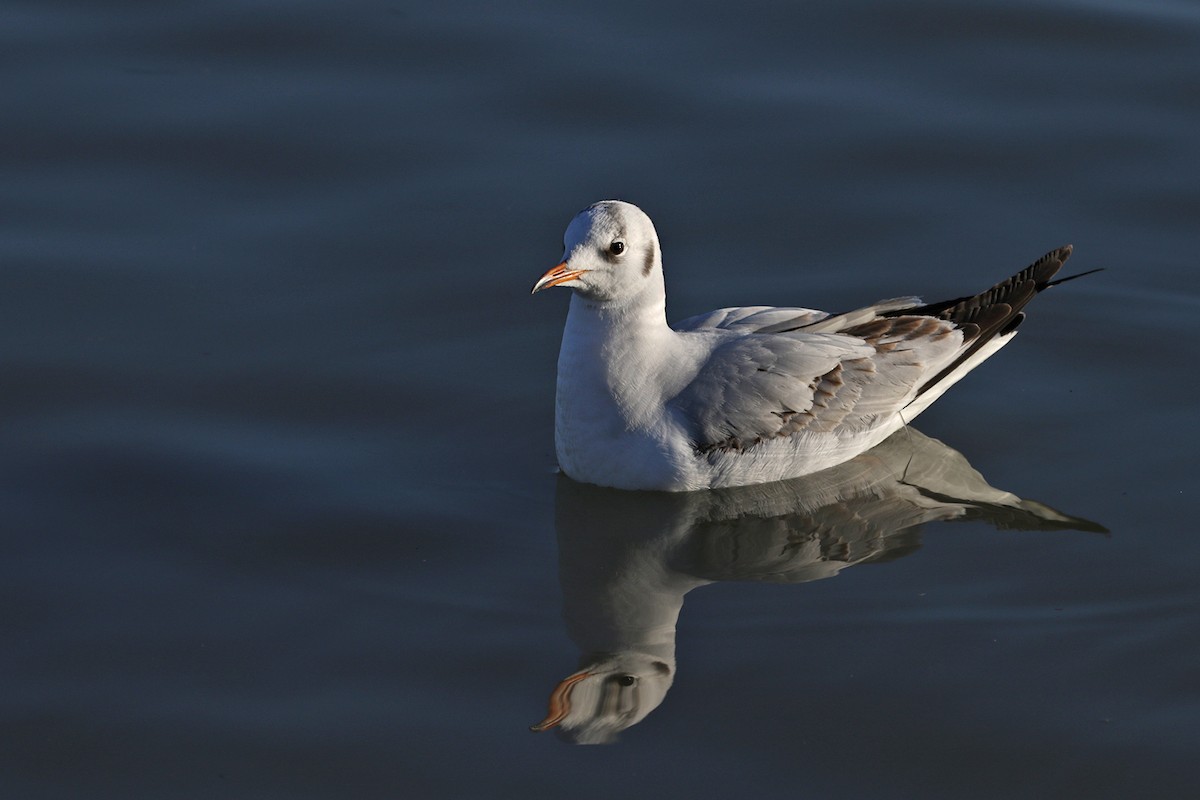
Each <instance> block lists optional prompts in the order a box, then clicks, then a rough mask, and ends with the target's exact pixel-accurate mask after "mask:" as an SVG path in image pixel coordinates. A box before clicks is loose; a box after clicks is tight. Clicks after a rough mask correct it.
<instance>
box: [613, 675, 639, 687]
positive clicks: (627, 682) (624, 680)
mask: <svg viewBox="0 0 1200 800" xmlns="http://www.w3.org/2000/svg"><path fill="white" fill-rule="evenodd" d="M617 683H619V684H621V685H622V686H633V685H634V684H635V683H637V677H635V676H633V675H622V676H621V677H619V678H617Z"/></svg>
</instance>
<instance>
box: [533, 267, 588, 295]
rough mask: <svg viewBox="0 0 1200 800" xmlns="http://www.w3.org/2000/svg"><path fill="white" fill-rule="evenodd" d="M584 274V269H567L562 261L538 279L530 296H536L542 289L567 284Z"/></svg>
mask: <svg viewBox="0 0 1200 800" xmlns="http://www.w3.org/2000/svg"><path fill="white" fill-rule="evenodd" d="M585 272H587V270H586V269H567V262H565V261H564V262H562V263H561V264H559V265H558V266H557V267H553V268H552V269H551V270H550V271H549V272H547V273H546V274H545V275H543V276H542V277H541V278H539V279H538V282H537V283H535V284H534V285H533V291H532V292H530V294H537V293H538V292H540V291H541V290H542V289H549V288H550V287H551V286H558V285H559V284H560V283H569V282H571V281H573V280H575V279H576V278H578V277H579V276H580V275H582V274H583V273H585Z"/></svg>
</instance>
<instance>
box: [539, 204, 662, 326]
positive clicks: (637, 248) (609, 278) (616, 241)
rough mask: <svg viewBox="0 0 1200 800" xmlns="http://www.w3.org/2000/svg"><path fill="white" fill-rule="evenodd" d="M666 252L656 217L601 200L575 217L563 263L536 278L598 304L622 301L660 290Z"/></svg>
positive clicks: (544, 285)
mask: <svg viewBox="0 0 1200 800" xmlns="http://www.w3.org/2000/svg"><path fill="white" fill-rule="evenodd" d="M662 285H663V283H662V252H661V250H660V248H659V245H658V234H657V233H656V232H655V231H654V223H652V222H651V221H650V218H649V217H648V216H646V214H645V213H644V212H643V211H642V210H641V209H640V208H638V207H637V206H635V205H633V204H632V203H625V202H622V201H620V200H602V201H600V202H599V203H595V204H593V205H590V206H588V207H587V208H585V209H584V210H583V211H580V212H579V214H577V215H576V216H575V219H573V220H571V224H570V225H568V226H567V232H566V233H565V234H564V235H563V257H562V261H561V263H559V264H558V265H557V266H555V267H554V268H552V269H551V270H549V271H548V272H547V273H546V274H545V275H543V276H542V277H541V279H540V280H538V282H537V283H536V284H534V287H533V291H534V292H539V291H541V290H542V289H548V288H550V287H551V286H566V287H569V288H571V289H574V290H575V291H576V292H577V293H578V294H580V295H582V296H583V297H584V298H586V299H587V300H590V301H592V302H594V303H598V304H614V305H624V304H626V303H629V302H632V301H634V300H635V299H637V298H640V297H644V296H647V295H649V296H654V297H660V296H661V295H662Z"/></svg>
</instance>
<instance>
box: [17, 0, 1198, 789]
mask: <svg viewBox="0 0 1200 800" xmlns="http://www.w3.org/2000/svg"><path fill="white" fill-rule="evenodd" d="M0 58H2V62H0V63H3V66H4V72H5V79H4V81H3V82H2V83H0V101H2V102H3V106H2V107H3V110H4V113H3V119H4V124H3V125H2V126H0V176H2V179H0V363H2V365H3V373H2V374H3V391H2V392H0V420H2V425H3V438H2V439H0V441H2V444H3V446H2V447H0V493H2V494H0V497H2V498H3V507H4V509H5V512H6V514H5V517H6V519H5V523H4V525H3V528H2V530H3V540H2V541H3V558H2V559H0V608H2V609H3V616H2V617H0V620H2V621H0V627H2V636H3V639H2V642H3V646H2V649H0V687H2V688H0V715H2V716H0V722H2V724H0V731H2V733H0V795H3V796H4V797H14V798H15V797H20V798H60V797H61V798H66V797H71V798H76V797H114V798H128V797H156V798H175V797H179V798H184V797H189V798H190V797H194V798H209V797H246V798H268V797H279V798H301V797H305V798H307V797H314V798H316V797H321V798H325V797H339V798H342V797H354V798H373V797H517V796H520V797H567V796H570V797H605V798H611V797H621V796H628V797H642V796H655V797H685V796H691V795H703V796H735V795H736V796H748V795H749V794H750V793H752V794H754V795H758V796H764V797H777V796H778V797H782V796H787V797H816V798H833V797H845V798H902V797H903V798H907V797H922V798H930V797H975V798H983V797H1015V796H1020V797H1083V796H1088V797H1104V798H1123V797H1131V796H1137V797H1183V796H1190V795H1191V794H1193V793H1194V792H1195V790H1196V788H1197V785H1200V778H1197V774H1198V773H1197V770H1196V756H1197V755H1198V744H1197V743H1198V742H1200V682H1198V680H1197V676H1198V675H1200V637H1198V636H1197V631H1200V589H1198V588H1197V581H1196V578H1195V570H1196V566H1197V564H1200V535H1197V532H1196V530H1195V528H1194V523H1193V516H1194V514H1193V509H1194V505H1195V502H1196V489H1197V485H1196V447H1197V439H1198V437H1197V422H1196V410H1197V400H1196V398H1197V378H1196V370H1195V363H1196V362H1195V358H1196V353H1197V341H1198V336H1197V334H1198V332H1200V271H1198V269H1197V255H1196V254H1197V249H1198V239H1200V236H1198V232H1200V224H1198V222H1197V220H1198V219H1200V4H1197V3H1195V2H1190V1H1189V0H1173V1H1172V0H1053V1H1048V2H1032V1H1031V0H1003V1H1002V2H1000V1H999V0H996V1H986V2H985V1H976V2H961V3H960V2H924V1H920V0H918V2H904V3H901V2H894V3H893V2H867V1H866V0H859V1H856V2H839V3H834V2H810V3H802V4H799V3H784V2H776V3H771V2H751V3H743V4H734V3H683V2H662V3H644V2H625V1H624V0H614V2H610V3H604V4H588V5H587V6H583V7H568V6H566V5H564V4H560V3H552V2H524V3H511V4H495V3H484V2H475V3H470V2H466V3H449V4H432V3H429V4H427V3H412V4H406V3H386V2H368V1H364V2H350V3H333V2H293V3H268V2H210V3H182V2H157V3H148V2H132V1H130V2H109V3H103V2H101V3H96V2H86V3H84V2H78V1H77V2H73V3H72V2H51V3H34V2H30V1H29V0H25V1H24V2H11V3H8V4H6V6H5V8H4V9H3V10H2V11H0ZM613 196H617V197H622V198H624V199H628V200H631V201H633V202H636V203H638V204H639V205H641V206H642V207H643V208H645V209H646V210H647V212H648V213H650V215H651V216H652V217H653V218H654V219H655V221H656V223H657V225H658V228H659V232H660V235H661V237H662V241H663V249H664V255H665V264H666V270H667V280H668V293H669V297H670V305H669V312H670V316H671V317H672V318H675V319H679V318H683V317H685V316H688V315H690V314H693V313H696V312H699V311H703V310H706V309H709V308H713V307H716V306H721V305H736V304H755V303H769V304H788V305H808V306H813V307H818V308H830V309H839V308H845V307H848V306H851V305H854V304H856V303H861V302H868V301H872V300H875V299H878V298H881V297H891V296H895V295H900V294H910V293H920V294H923V295H925V296H926V297H927V298H930V299H939V298H941V297H945V296H958V295H960V294H963V293H966V292H969V291H976V290H980V289H983V288H985V287H986V286H988V285H990V284H991V283H993V282H994V281H996V280H998V279H999V278H1002V277H1004V276H1005V275H1007V274H1009V273H1010V272H1012V271H1015V270H1016V269H1019V268H1020V267H1022V266H1024V265H1025V264H1026V263H1028V262H1029V261H1031V260H1033V259H1034V258H1035V257H1037V256H1038V255H1040V254H1041V253H1042V252H1044V251H1046V250H1048V249H1050V248H1051V247H1054V246H1057V245H1059V244H1063V243H1065V242H1067V241H1071V242H1073V243H1074V244H1075V245H1076V254H1075V256H1074V258H1073V260H1072V262H1071V266H1072V267H1075V268H1077V269H1087V268H1092V267H1106V268H1107V271H1105V272H1103V273H1101V274H1100V275H1097V276H1093V277H1090V278H1087V279H1085V280H1082V281H1079V282H1076V283H1072V284H1070V285H1069V286H1064V287H1062V288H1061V289H1060V290H1055V291H1054V292H1052V293H1051V295H1048V296H1046V297H1043V298H1040V299H1039V300H1038V301H1037V302H1036V303H1035V304H1034V306H1033V307H1032V309H1031V311H1032V314H1031V317H1030V319H1029V320H1028V322H1027V323H1026V327H1025V328H1024V329H1023V332H1022V335H1021V336H1020V337H1018V340H1017V341H1016V342H1015V343H1014V344H1013V345H1012V346H1011V347H1009V348H1007V349H1006V350H1005V351H1004V352H1003V353H1001V354H1000V355H999V356H997V357H996V358H995V359H993V360H992V361H991V362H989V363H988V364H987V365H986V366H985V367H984V368H982V369H981V370H980V371H979V372H978V373H977V374H976V375H973V376H971V377H970V378H968V379H967V380H966V381H964V382H963V383H962V384H960V385H959V386H957V387H956V388H955V389H954V390H953V391H952V392H951V394H950V395H949V396H947V397H946V398H944V399H943V400H942V401H940V402H939V404H938V405H937V406H936V407H935V408H934V409H933V410H932V411H930V412H928V413H927V414H926V415H925V416H923V417H922V419H921V421H920V425H919V426H918V427H919V428H920V429H921V430H922V431H924V432H925V433H926V434H928V435H930V436H934V437H936V438H938V439H941V440H942V441H944V442H945V443H946V444H948V445H949V446H951V447H953V448H955V449H957V450H959V451H961V452H962V453H963V454H965V455H966V457H967V458H968V459H970V461H971V463H972V464H973V465H974V467H975V468H976V469H978V470H979V471H980V472H982V473H983V474H984V476H985V477H986V478H987V480H988V481H989V482H990V483H991V484H992V485H994V486H997V487H1000V488H1003V489H1007V490H1009V491H1012V492H1015V493H1016V494H1018V495H1021V496H1022V497H1030V498H1036V499H1038V500H1041V501H1043V502H1046V503H1049V504H1050V505H1052V506H1055V507H1057V508H1060V509H1062V510H1064V511H1066V512H1068V513H1071V514H1075V515H1078V516H1081V517H1085V518H1089V519H1093V520H1096V521H1098V522H1100V523H1102V524H1103V525H1105V526H1106V527H1108V528H1109V529H1110V530H1111V532H1112V533H1111V535H1110V536H1107V537H1105V536H1099V535H1096V534H1087V533H1076V532H1015V531H997V530H994V529H993V528H992V527H990V526H988V525H984V524H981V523H970V522H967V523H955V524H943V523H933V524H930V525H928V526H926V527H925V528H924V530H923V532H922V534H921V542H922V547H921V548H920V549H918V550H917V551H916V552H914V553H911V554H909V555H908V556H906V557H904V558H900V559H897V560H894V561H890V562H888V563H886V564H880V565H869V566H861V567H855V568H854V569H850V570H847V571H845V572H844V574H842V575H840V576H838V577H837V578H835V579H832V580H825V581H819V582H816V583H808V584H803V585H790V586H779V585H767V584H762V583H740V582H722V583H717V584H714V585H711V586H708V587H705V588H701V589H699V590H697V591H695V592H693V593H692V594H690V595H688V599H687V604H686V607H685V608H684V610H683V614H682V616H681V618H680V627H679V649H678V660H679V673H678V677H677V679H676V681H675V684H674V687H673V688H672V690H671V693H670V694H669V696H668V697H667V699H666V701H665V702H664V703H663V705H662V706H661V707H660V708H659V709H658V710H656V711H655V712H653V713H652V714H651V715H650V716H649V717H648V718H647V719H646V720H645V721H644V722H642V723H641V724H640V725H638V726H637V727H635V728H632V729H630V730H628V731H626V732H625V733H624V734H623V736H622V737H621V740H620V742H619V743H618V744H616V745H614V746H611V747H604V748H580V747H572V746H569V745H567V744H564V743H561V742H559V741H557V740H556V739H555V738H554V736H553V735H552V734H541V735H534V734H531V733H529V732H528V731H527V730H526V727H527V726H528V724H529V723H531V722H534V721H536V720H537V719H539V718H540V717H541V716H542V715H543V714H544V709H545V707H546V697H547V694H548V693H549V690H550V688H551V687H552V686H553V685H554V683H555V682H556V681H558V680H559V679H560V678H562V677H563V676H565V675H566V674H568V673H569V672H571V671H572V670H574V669H575V663H576V659H577V657H578V653H577V651H576V648H575V647H574V645H572V643H571V641H570V640H569V639H568V638H567V635H566V631H565V629H564V625H563V620H562V613H561V603H562V595H561V592H560V588H559V583H558V545H557V543H556V530H555V521H554V520H555V517H554V504H555V485H556V478H555V476H554V474H553V468H554V455H553V432H552V409H553V392H554V361H555V354H556V351H557V346H558V338H559V335H560V331H561V324H562V320H563V315H564V311H565V303H566V292H560V293H557V294H555V293H547V294H545V295H539V296H537V297H536V298H533V299H530V298H529V297H528V292H529V288H530V286H531V285H532V283H533V281H534V280H535V279H536V278H537V277H538V276H539V275H540V274H541V273H542V272H543V271H544V270H545V269H546V268H547V267H549V266H551V265H552V264H554V263H555V262H556V260H557V257H558V256H559V254H560V241H561V238H560V237H561V233H562V229H563V228H564V227H565V225H566V223H567V222H568V221H569V219H570V217H571V216H572V215H573V214H574V213H575V211H576V210H577V209H579V208H581V207H583V206H584V205H586V204H588V203H590V202H592V201H593V200H597V199H601V198H605V197H613Z"/></svg>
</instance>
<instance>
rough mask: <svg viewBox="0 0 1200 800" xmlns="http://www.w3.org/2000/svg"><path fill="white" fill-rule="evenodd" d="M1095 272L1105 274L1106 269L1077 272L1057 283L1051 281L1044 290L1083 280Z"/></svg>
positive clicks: (1060, 279)
mask: <svg viewBox="0 0 1200 800" xmlns="http://www.w3.org/2000/svg"><path fill="white" fill-rule="evenodd" d="M1094 272H1104V267H1096V268H1095V269H1089V270H1088V271H1087V272H1076V273H1075V274H1074V275H1068V276H1067V277H1065V278H1059V279H1058V280H1056V281H1050V282H1049V283H1047V284H1046V285H1045V286H1044V287H1042V288H1044V289H1049V288H1050V287H1051V286H1058V285H1059V284H1060V283H1066V282H1067V281H1073V280H1075V279H1076V278H1082V277H1083V276H1084V275H1091V274H1092V273H1094Z"/></svg>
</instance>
